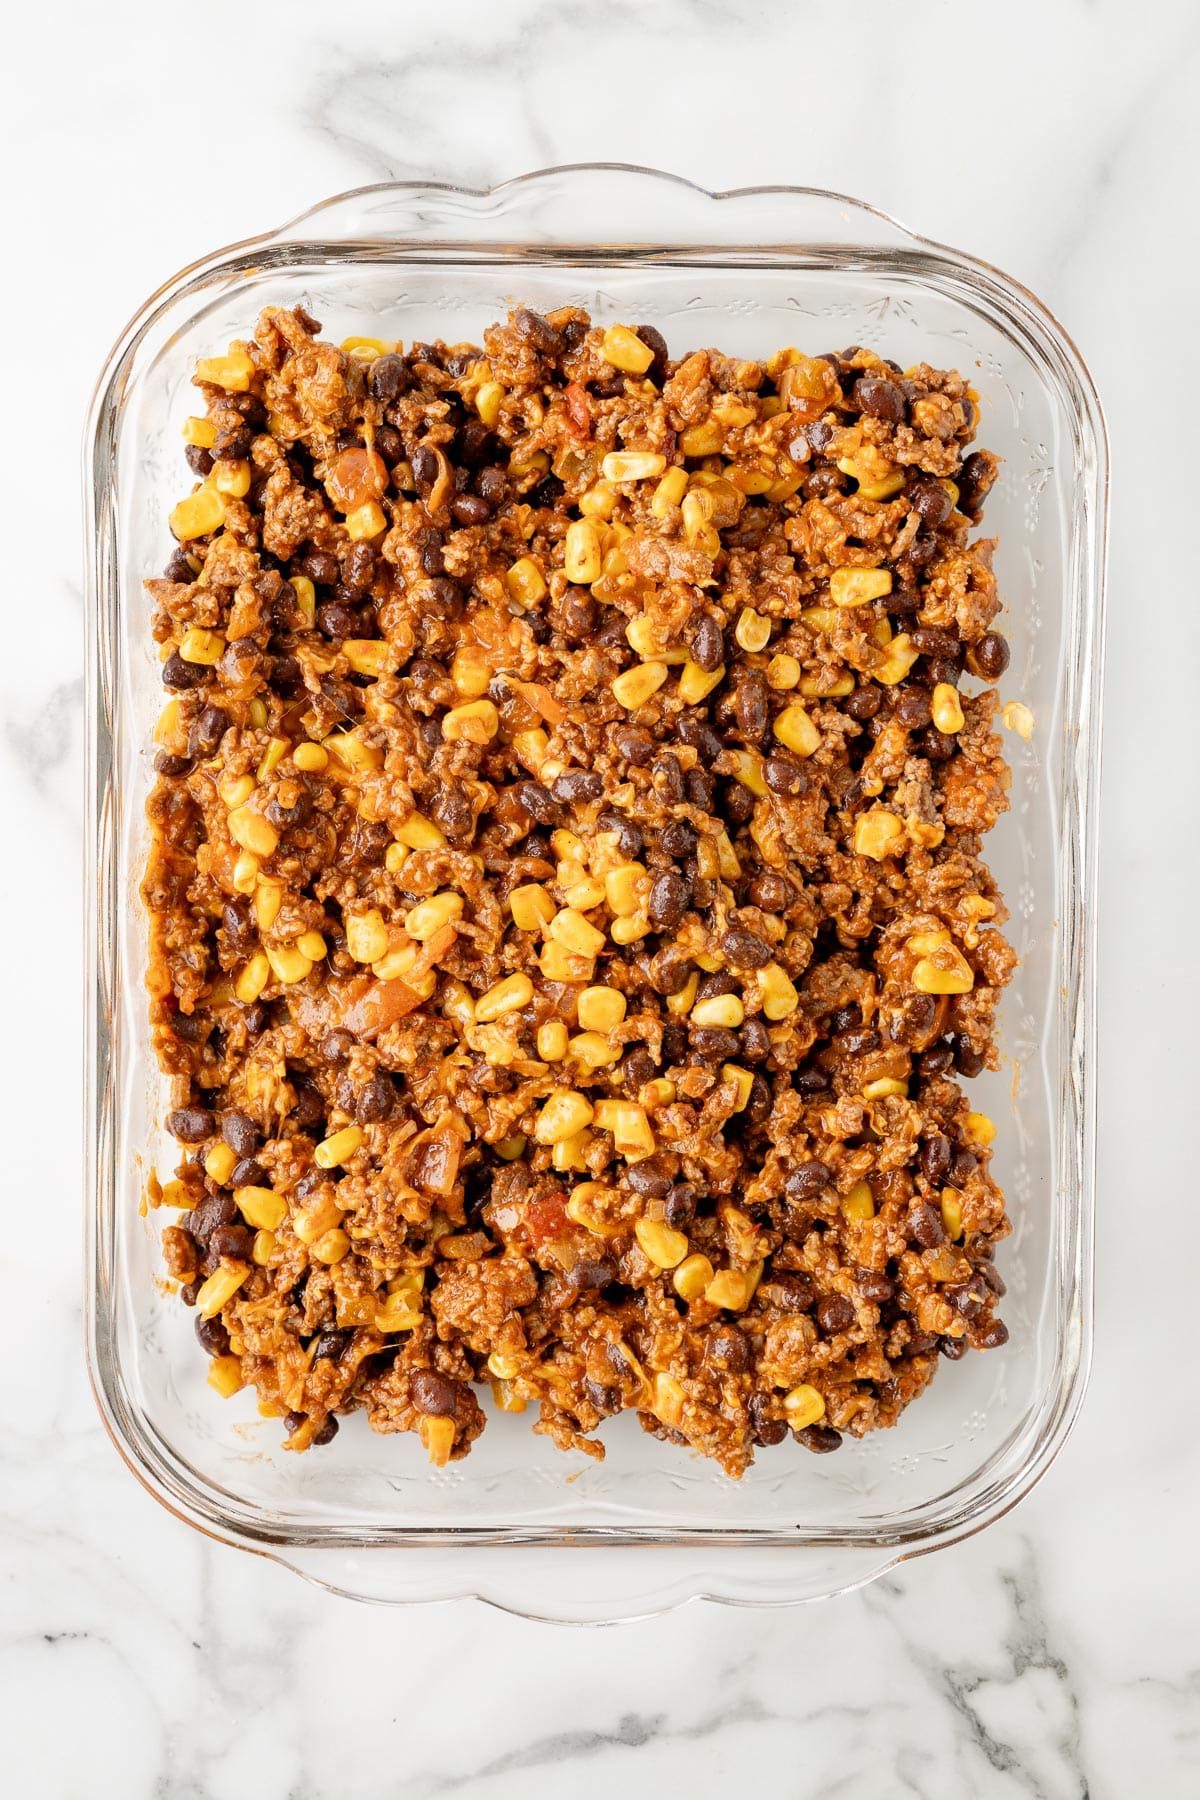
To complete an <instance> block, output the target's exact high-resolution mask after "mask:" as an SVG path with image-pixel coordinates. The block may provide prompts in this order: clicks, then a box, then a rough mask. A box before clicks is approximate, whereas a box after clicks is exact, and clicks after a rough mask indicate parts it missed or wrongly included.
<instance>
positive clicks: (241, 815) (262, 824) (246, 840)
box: [229, 806, 279, 857]
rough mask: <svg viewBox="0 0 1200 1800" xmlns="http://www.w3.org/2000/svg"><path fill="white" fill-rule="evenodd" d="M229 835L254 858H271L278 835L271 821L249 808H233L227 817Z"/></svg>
mask: <svg viewBox="0 0 1200 1800" xmlns="http://www.w3.org/2000/svg"><path fill="white" fill-rule="evenodd" d="M229 835H230V837H231V838H232V839H233V841H234V843H235V844H240V845H241V846H242V849H243V850H249V851H250V852H251V854H252V855H254V856H262V857H267V856H273V855H274V853H275V850H276V847H277V846H278V843H279V833H278V832H277V831H276V829H275V827H274V826H273V825H272V824H271V821H270V820H269V819H264V818H263V816H262V814H261V813H257V812H254V811H253V809H252V808H251V807H249V806H235V807H234V809H233V811H232V812H231V813H230V815H229Z"/></svg>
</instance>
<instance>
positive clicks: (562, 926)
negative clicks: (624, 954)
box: [548, 906, 604, 957]
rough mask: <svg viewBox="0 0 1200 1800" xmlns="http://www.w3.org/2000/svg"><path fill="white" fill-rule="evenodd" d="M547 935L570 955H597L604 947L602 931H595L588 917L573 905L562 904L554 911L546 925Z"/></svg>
mask: <svg viewBox="0 0 1200 1800" xmlns="http://www.w3.org/2000/svg"><path fill="white" fill-rule="evenodd" d="M548 929H549V935H550V936H551V937H552V938H553V939H554V941H555V943H556V944H561V945H562V947H563V949H564V950H569V951H570V953H571V955H572V956H588V957H596V956H599V954H600V952H601V950H603V948H604V933H603V932H602V931H597V930H596V927H595V926H594V925H593V924H592V923H591V921H590V920H589V919H585V918H584V916H583V914H582V913H581V912H576V911H575V909H574V907H571V906H564V907H563V909H562V911H561V912H558V913H555V915H554V917H553V918H552V919H551V921H550V925H549V927H548Z"/></svg>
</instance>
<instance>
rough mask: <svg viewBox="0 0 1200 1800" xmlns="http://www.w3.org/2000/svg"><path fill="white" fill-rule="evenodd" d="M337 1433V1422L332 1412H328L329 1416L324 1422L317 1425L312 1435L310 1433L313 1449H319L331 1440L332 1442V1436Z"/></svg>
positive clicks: (330, 1442)
mask: <svg viewBox="0 0 1200 1800" xmlns="http://www.w3.org/2000/svg"><path fill="white" fill-rule="evenodd" d="M337 1434H338V1422H337V1420H336V1419H335V1418H334V1416H333V1414H332V1413H330V1414H329V1417H328V1418H327V1419H326V1420H325V1423H324V1424H323V1425H320V1426H318V1428H317V1430H316V1431H314V1432H313V1435H312V1447H313V1449H314V1450H318V1449H321V1448H322V1447H323V1446H324V1445H325V1444H332V1442H333V1440H334V1438H335V1437H336V1436H337Z"/></svg>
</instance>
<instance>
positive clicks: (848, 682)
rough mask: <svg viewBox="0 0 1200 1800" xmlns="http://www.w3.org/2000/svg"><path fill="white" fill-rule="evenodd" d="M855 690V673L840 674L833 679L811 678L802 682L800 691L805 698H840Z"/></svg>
mask: <svg viewBox="0 0 1200 1800" xmlns="http://www.w3.org/2000/svg"><path fill="white" fill-rule="evenodd" d="M853 692H854V677H853V675H839V676H837V677H836V678H835V679H834V680H833V681H829V680H828V679H824V680H819V679H810V680H807V681H802V682H801V683H800V693H801V695H802V696H803V698H804V699H805V700H840V699H842V698H843V697H844V696H845V695H846V694H852V693H853Z"/></svg>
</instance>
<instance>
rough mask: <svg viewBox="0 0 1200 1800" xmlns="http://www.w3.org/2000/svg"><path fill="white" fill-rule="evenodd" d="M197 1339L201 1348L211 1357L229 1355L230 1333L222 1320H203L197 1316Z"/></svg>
mask: <svg viewBox="0 0 1200 1800" xmlns="http://www.w3.org/2000/svg"><path fill="white" fill-rule="evenodd" d="M196 1337H197V1340H198V1341H199V1344H200V1347H201V1349H203V1350H207V1351H208V1354H209V1355H210V1356H227V1355H228V1354H229V1333H228V1332H227V1331H226V1329H225V1327H224V1325H223V1324H222V1322H221V1320H220V1319H203V1318H201V1317H200V1315H199V1313H197V1315H196Z"/></svg>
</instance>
